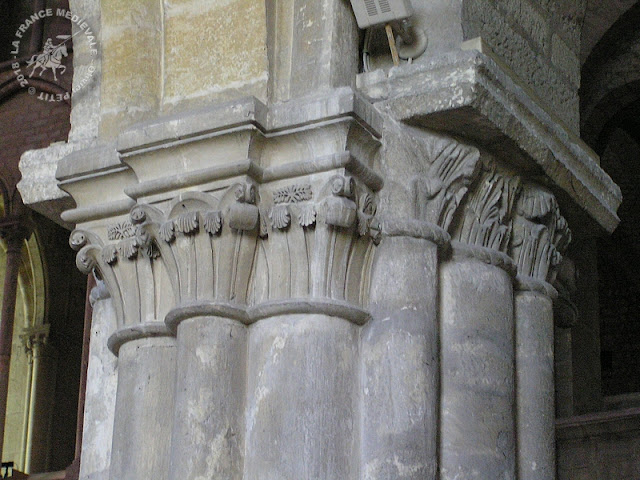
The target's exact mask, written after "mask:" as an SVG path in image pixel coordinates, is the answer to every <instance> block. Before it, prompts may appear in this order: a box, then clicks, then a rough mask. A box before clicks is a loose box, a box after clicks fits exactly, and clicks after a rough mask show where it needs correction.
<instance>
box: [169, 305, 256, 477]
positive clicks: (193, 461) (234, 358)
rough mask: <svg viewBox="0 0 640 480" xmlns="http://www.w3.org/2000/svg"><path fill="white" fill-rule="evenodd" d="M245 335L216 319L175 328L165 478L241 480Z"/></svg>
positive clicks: (239, 328)
mask: <svg viewBox="0 0 640 480" xmlns="http://www.w3.org/2000/svg"><path fill="white" fill-rule="evenodd" d="M246 352H247V329H246V327H245V326H244V325H243V324H241V323H239V322H237V321H235V320H229V319H225V318H220V317H196V318H191V319H188V320H185V321H183V322H181V323H180V325H179V326H178V334H177V383H176V400H175V414H174V427H173V437H172V447H171V467H170V475H169V478H171V479H174V478H185V479H196V478H225V479H229V480H232V479H238V480H239V479H242V475H243V459H244V431H245V428H244V403H245V391H246V371H247V366H246Z"/></svg>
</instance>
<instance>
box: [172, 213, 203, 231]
mask: <svg viewBox="0 0 640 480" xmlns="http://www.w3.org/2000/svg"><path fill="white" fill-rule="evenodd" d="M173 223H174V225H175V229H176V230H177V231H178V232H180V233H184V234H185V235H192V234H194V233H196V232H197V230H198V226H199V222H198V212H187V213H183V214H182V215H180V216H178V218H176V219H175V220H174V222H173Z"/></svg>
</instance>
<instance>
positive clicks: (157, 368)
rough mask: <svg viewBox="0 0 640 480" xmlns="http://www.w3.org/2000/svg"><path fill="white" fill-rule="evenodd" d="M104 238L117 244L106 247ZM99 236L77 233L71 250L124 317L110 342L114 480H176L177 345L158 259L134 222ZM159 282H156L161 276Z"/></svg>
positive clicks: (123, 222)
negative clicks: (163, 308)
mask: <svg viewBox="0 0 640 480" xmlns="http://www.w3.org/2000/svg"><path fill="white" fill-rule="evenodd" d="M103 229H106V230H107V232H106V234H104V235H103V236H102V238H107V239H109V240H115V241H116V242H115V243H108V244H106V245H105V244H104V243H103V241H102V240H101V236H99V234H98V233H96V231H97V232H100V233H104V231H103ZM96 231H83V230H75V231H74V232H73V233H72V234H71V238H70V244H71V246H72V247H73V248H74V249H76V250H79V251H78V255H77V259H76V264H77V266H78V268H80V270H81V271H83V272H85V273H89V272H91V271H93V272H94V273H95V274H96V275H97V278H99V279H104V280H105V284H106V285H107V288H108V289H109V292H110V295H111V298H112V301H113V302H114V306H115V309H116V314H117V317H118V321H117V323H118V329H117V330H116V331H115V332H113V333H112V334H111V336H110V337H109V340H108V345H109V348H110V350H111V351H112V352H113V353H114V354H115V355H117V356H118V386H117V394H116V405H115V414H114V417H115V422H114V427H113V445H112V449H111V452H112V454H111V462H110V477H109V478H111V479H113V480H134V479H140V478H156V479H164V478H168V466H169V456H170V446H171V422H170V421H167V416H168V417H169V418H170V417H171V413H172V412H173V405H174V393H175V392H174V391H175V364H176V358H175V355H176V354H175V339H174V338H172V335H171V333H170V332H169V330H168V329H167V328H166V326H165V325H164V323H162V322H159V321H157V320H156V315H157V311H158V308H157V303H158V301H159V299H158V298H157V297H161V296H167V295H169V296H170V294H171V293H170V292H167V291H165V292H160V291H159V290H158V289H157V282H158V280H157V278H156V277H157V276H158V275H159V274H160V273H159V272H158V270H157V269H158V266H157V265H156V262H155V260H156V259H157V255H156V251H155V250H154V249H153V247H151V246H150V245H149V244H148V242H146V237H145V236H144V234H143V232H140V231H138V232H136V231H135V229H134V228H133V227H132V225H131V224H130V223H129V222H128V221H127V220H121V221H119V222H115V223H113V224H111V225H110V226H108V227H107V226H106V225H105V226H103V227H102V228H96ZM154 275H155V276H154Z"/></svg>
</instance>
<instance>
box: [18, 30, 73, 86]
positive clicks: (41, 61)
mask: <svg viewBox="0 0 640 480" xmlns="http://www.w3.org/2000/svg"><path fill="white" fill-rule="evenodd" d="M56 38H58V39H62V40H64V41H63V42H62V43H59V44H58V45H54V44H53V41H52V40H51V39H50V38H47V41H46V42H45V44H44V47H43V49H42V53H40V54H38V53H36V54H35V55H33V56H32V57H31V58H30V59H29V60H27V68H28V67H31V66H33V68H32V69H31V73H30V74H29V78H31V77H33V74H34V73H35V72H36V68H40V74H39V76H40V77H41V76H42V74H43V73H44V72H45V71H46V70H47V69H49V68H50V69H51V71H52V72H53V79H54V80H55V81H58V77H57V75H56V70H57V69H58V68H59V69H60V74H64V72H65V71H66V70H67V67H66V66H65V65H62V57H66V56H68V55H69V52H68V51H67V45H66V42H67V40H69V39H70V38H71V35H58V36H57V37H56Z"/></svg>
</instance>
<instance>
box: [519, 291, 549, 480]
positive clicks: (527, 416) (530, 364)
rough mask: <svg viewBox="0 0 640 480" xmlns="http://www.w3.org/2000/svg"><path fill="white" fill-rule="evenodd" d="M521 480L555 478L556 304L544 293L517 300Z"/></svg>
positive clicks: (525, 294)
mask: <svg viewBox="0 0 640 480" xmlns="http://www.w3.org/2000/svg"><path fill="white" fill-rule="evenodd" d="M515 312H516V386H517V387H516V388H517V393H516V394H517V418H518V425H517V431H518V470H519V476H518V478H519V480H534V479H535V480H553V479H554V478H555V411H554V393H555V392H554V382H553V304H552V301H551V299H550V298H549V297H548V296H547V295H545V294H542V293H539V292H534V291H531V290H527V291H520V292H518V293H517V294H516V297H515Z"/></svg>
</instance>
